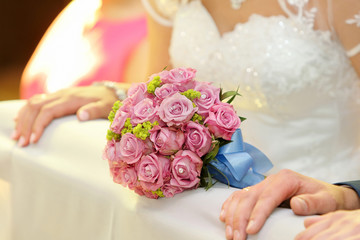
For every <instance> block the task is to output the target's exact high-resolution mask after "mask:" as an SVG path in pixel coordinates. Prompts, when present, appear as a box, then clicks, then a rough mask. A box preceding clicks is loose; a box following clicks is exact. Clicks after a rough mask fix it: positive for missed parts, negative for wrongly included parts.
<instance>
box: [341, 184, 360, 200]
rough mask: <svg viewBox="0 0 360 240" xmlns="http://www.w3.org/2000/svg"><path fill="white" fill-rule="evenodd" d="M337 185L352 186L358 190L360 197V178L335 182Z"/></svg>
mask: <svg viewBox="0 0 360 240" xmlns="http://www.w3.org/2000/svg"><path fill="white" fill-rule="evenodd" d="M335 185H347V186H349V187H351V188H352V189H354V190H355V191H356V192H357V194H358V195H359V198H360V180H357V181H350V182H340V183H335Z"/></svg>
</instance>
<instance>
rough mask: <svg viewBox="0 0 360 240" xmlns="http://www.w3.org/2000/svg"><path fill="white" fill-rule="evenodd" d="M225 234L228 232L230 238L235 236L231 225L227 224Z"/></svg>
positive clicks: (227, 235)
mask: <svg viewBox="0 0 360 240" xmlns="http://www.w3.org/2000/svg"><path fill="white" fill-rule="evenodd" d="M225 234H226V237H227V238H228V239H232V238H233V231H232V228H231V226H230V225H227V226H226V229H225Z"/></svg>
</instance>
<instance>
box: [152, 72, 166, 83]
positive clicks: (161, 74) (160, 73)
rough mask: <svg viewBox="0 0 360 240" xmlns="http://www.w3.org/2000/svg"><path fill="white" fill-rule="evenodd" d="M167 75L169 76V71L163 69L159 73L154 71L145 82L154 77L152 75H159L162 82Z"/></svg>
mask: <svg viewBox="0 0 360 240" xmlns="http://www.w3.org/2000/svg"><path fill="white" fill-rule="evenodd" d="M168 76H169V71H168V70H163V71H161V72H159V73H154V74H152V75H151V76H150V77H149V80H148V81H147V84H148V83H150V82H151V81H152V80H153V79H154V77H160V81H161V82H162V83H165V81H166V79H167V78H168Z"/></svg>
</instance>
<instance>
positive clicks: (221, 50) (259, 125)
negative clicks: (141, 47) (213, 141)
mask: <svg viewBox="0 0 360 240" xmlns="http://www.w3.org/2000/svg"><path fill="white" fill-rule="evenodd" d="M310 1H311V0H310ZM307 2H308V1H307V0H297V1H295V0H288V1H287V2H285V0H279V3H280V5H281V6H283V8H284V12H285V13H287V14H284V16H272V17H263V16H260V15H252V16H251V17H250V19H249V20H248V22H246V23H243V24H242V23H239V24H237V25H236V27H235V29H234V30H233V31H231V32H227V33H225V34H224V35H223V36H221V35H220V33H219V31H218V29H217V27H216V25H215V22H214V20H213V19H212V17H211V15H210V14H209V13H208V12H207V10H206V8H205V7H204V6H203V5H202V3H201V1H191V2H188V3H183V4H181V5H180V6H179V9H178V10H177V12H176V14H175V15H174V18H173V35H172V40H171V46H170V56H171V61H172V64H173V66H175V67H180V66H187V67H192V68H195V69H197V70H198V72H197V77H198V79H199V80H203V81H212V82H214V84H215V85H217V86H221V87H223V88H224V89H225V90H235V89H237V88H238V87H239V89H240V93H241V94H242V95H243V96H242V97H240V98H238V99H237V101H236V103H235V105H236V108H237V111H238V114H239V115H241V116H244V117H246V118H247V120H246V121H245V122H244V123H243V124H242V126H241V127H242V129H243V134H244V138H245V141H247V142H249V143H251V144H253V145H255V146H256V147H258V148H260V149H261V150H262V151H263V152H265V153H266V154H267V155H268V156H269V158H270V159H271V160H272V162H273V163H274V166H275V167H274V169H273V170H272V171H273V172H276V171H278V170H279V169H282V168H290V169H293V170H295V171H298V172H301V173H303V174H306V175H309V176H312V177H316V178H319V179H322V180H326V181H330V182H336V181H342V180H349V179H358V178H359V177H360V154H359V152H360V127H359V123H360V84H359V83H360V81H359V78H358V76H357V74H356V73H355V71H354V69H353V67H352V66H351V64H350V62H349V60H348V57H347V56H346V52H345V51H344V49H343V47H342V46H341V45H340V44H339V43H338V41H336V40H334V39H335V38H334V36H333V35H332V33H331V32H330V31H320V30H314V28H313V19H314V17H315V16H316V13H317V11H316V10H317V9H316V8H313V9H310V10H307V11H305V10H304V11H301V12H302V13H301V12H299V14H293V13H291V12H290V11H288V9H287V8H286V4H287V5H289V4H292V5H296V4H297V6H298V8H299V9H301V7H303V6H304V5H305V4H306V3H307ZM285 16H286V17H285Z"/></svg>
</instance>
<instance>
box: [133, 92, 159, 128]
mask: <svg viewBox="0 0 360 240" xmlns="http://www.w3.org/2000/svg"><path fill="white" fill-rule="evenodd" d="M156 113H157V107H154V102H153V100H151V99H149V98H145V99H143V100H141V101H140V102H139V103H138V104H136V105H135V106H134V112H133V116H132V118H131V123H132V124H133V125H137V124H139V123H143V122H146V121H150V122H154V121H155V120H156V118H157V114H156Z"/></svg>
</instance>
